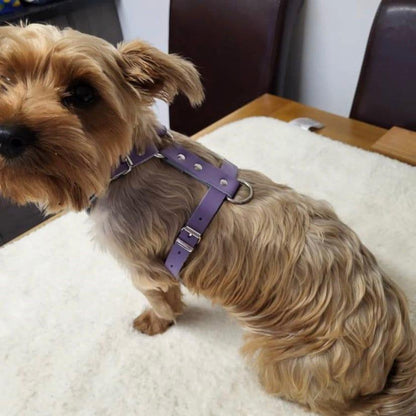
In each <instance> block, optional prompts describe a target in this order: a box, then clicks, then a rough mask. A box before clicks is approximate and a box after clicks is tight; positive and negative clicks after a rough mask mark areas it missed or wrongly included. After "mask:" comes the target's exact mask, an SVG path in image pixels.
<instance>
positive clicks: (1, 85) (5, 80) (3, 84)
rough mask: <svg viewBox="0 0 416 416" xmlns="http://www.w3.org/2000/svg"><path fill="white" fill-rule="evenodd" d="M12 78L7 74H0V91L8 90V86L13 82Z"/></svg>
mask: <svg viewBox="0 0 416 416" xmlns="http://www.w3.org/2000/svg"><path fill="white" fill-rule="evenodd" d="M11 82H12V81H11V79H10V78H9V77H6V76H5V75H0V91H7V86H8V85H10V84H11Z"/></svg>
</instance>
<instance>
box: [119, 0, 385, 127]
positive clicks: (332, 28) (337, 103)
mask: <svg viewBox="0 0 416 416" xmlns="http://www.w3.org/2000/svg"><path fill="white" fill-rule="evenodd" d="M258 1H260V0H258ZM117 3H118V4H117V6H118V13H119V17H120V21H121V26H122V29H123V35H124V38H125V39H126V40H128V39H134V38H136V37H138V38H142V39H145V40H147V41H149V42H151V43H152V44H153V45H155V46H157V47H159V48H160V49H162V50H164V51H167V49H168V35H169V33H168V32H169V31H168V24H169V23H168V22H169V0H118V1H117ZM379 3H380V0H305V6H304V9H303V11H302V15H301V17H300V21H299V24H298V26H297V29H296V32H295V37H294V43H293V46H292V50H291V55H290V60H289V68H288V79H287V88H286V92H285V95H286V96H288V97H289V98H292V99H295V100H297V101H300V102H302V103H305V104H308V105H311V106H314V107H318V108H320V109H323V110H326V111H330V112H333V113H336V114H341V115H344V116H348V114H349V111H350V108H351V104H352V100H353V97H354V92H355V88H356V85H357V81H358V76H359V73H360V68H361V64H362V59H363V56H364V52H365V47H366V43H367V39H368V35H369V32H370V28H371V24H372V21H373V19H374V16H375V13H376V10H377V7H378V5H379ZM157 111H158V114H159V118H160V119H161V121H162V122H163V123H165V124H166V125H168V124H169V121H168V118H169V116H168V108H167V106H166V105H164V104H162V105H158V108H157Z"/></svg>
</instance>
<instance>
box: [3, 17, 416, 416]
mask: <svg viewBox="0 0 416 416" xmlns="http://www.w3.org/2000/svg"><path fill="white" fill-rule="evenodd" d="M178 92H182V93H184V94H185V95H186V96H187V97H188V98H189V100H190V102H191V103H192V104H199V103H200V102H201V101H202V99H203V92H202V87H201V84H200V81H199V76H198V73H197V71H196V70H195V69H194V67H193V66H192V65H191V64H190V63H189V62H187V61H185V60H183V59H181V58H179V57H178V56H175V55H166V54H164V53H162V52H160V51H158V50H156V49H154V48H152V47H150V46H149V45H146V44H144V43H142V42H138V41H136V42H131V43H127V44H123V45H121V46H120V47H119V48H118V49H116V48H114V47H113V46H111V45H110V44H108V43H107V42H105V41H103V40H101V39H97V38H95V37H92V36H87V35H84V34H81V33H78V32H76V31H73V30H69V29H68V30H64V31H60V30H58V29H56V28H54V27H52V26H42V25H29V26H27V27H2V28H0V189H1V192H2V194H3V195H5V196H6V197H9V198H10V199H12V200H14V201H16V202H17V203H20V204H24V203H27V202H29V201H30V202H35V203H36V204H38V205H39V206H40V207H42V208H43V209H44V210H45V211H46V212H57V211H60V210H62V209H64V210H70V209H72V210H83V209H85V208H87V207H88V206H89V197H90V196H91V195H93V194H95V195H96V196H97V197H98V199H97V200H96V202H95V203H94V206H93V207H92V209H91V219H92V221H94V223H95V232H96V235H97V238H98V240H99V241H100V242H101V243H102V245H103V246H104V247H106V248H107V249H108V250H110V251H111V252H112V253H113V254H114V255H115V256H116V257H117V258H118V259H119V261H120V262H121V263H122V264H123V265H124V266H126V267H127V268H128V269H129V270H130V272H131V276H132V280H133V282H134V284H135V286H136V287H137V288H138V289H139V290H141V291H142V292H143V293H144V294H145V295H146V297H147V299H148V300H149V302H150V304H151V306H152V308H151V309H149V310H147V311H145V312H144V313H143V314H141V315H140V316H139V317H138V318H136V320H135V321H134V326H135V328H137V329H138V330H140V331H142V332H144V333H147V334H149V335H153V334H158V333H162V332H164V331H165V330H166V329H167V328H168V327H169V326H170V325H171V324H172V323H173V322H174V321H175V319H176V317H177V316H179V315H180V314H181V313H182V311H183V306H184V305H183V303H182V300H181V292H180V285H179V283H178V281H177V280H176V279H174V278H173V277H172V275H171V274H170V273H169V272H168V270H167V269H166V268H165V266H164V259H165V257H166V255H167V253H168V251H169V249H170V247H171V246H172V244H173V242H174V240H175V237H176V235H177V233H178V231H179V230H180V228H181V227H182V226H183V225H184V223H185V222H186V220H187V219H188V218H189V216H190V214H191V212H192V211H193V209H194V208H195V207H196V205H197V204H198V203H199V201H200V199H201V197H202V196H203V194H204V192H205V190H206V187H205V186H204V185H203V184H201V183H200V182H198V181H196V180H195V179H193V178H192V177H190V176H187V175H184V174H183V173H181V172H180V171H178V170H176V169H174V168H172V167H170V166H169V165H167V164H166V163H164V162H162V161H160V160H159V159H152V160H150V161H148V162H146V163H145V164H143V165H141V166H138V167H137V168H135V169H134V170H133V171H132V172H131V173H130V174H129V175H127V176H124V177H122V178H120V179H117V180H116V181H113V182H112V183H111V184H110V175H111V171H112V169H113V168H114V167H115V166H117V164H118V163H119V161H120V157H121V156H125V155H127V154H128V153H129V152H130V150H131V149H132V148H133V146H136V147H137V149H138V151H139V152H140V151H142V150H144V149H145V147H146V146H147V145H148V144H149V143H154V144H155V145H156V146H157V147H158V148H163V147H164V146H166V145H168V144H169V143H170V141H171V140H172V139H170V138H161V137H159V135H158V134H157V129H158V127H159V126H158V123H157V121H156V119H155V116H154V114H153V112H152V109H151V105H152V103H153V100H154V98H156V97H158V98H162V99H164V100H166V101H168V102H169V101H171V100H172V99H173V97H174V96H175V95H176V94H177V93H178ZM173 140H174V141H176V142H178V143H180V144H181V145H182V146H183V147H185V148H187V149H189V150H191V151H192V152H194V153H196V154H198V155H199V156H200V157H202V158H203V159H205V160H206V161H208V162H210V163H212V164H215V165H217V166H218V165H220V164H221V160H220V158H219V157H218V156H216V155H214V154H213V153H212V152H210V151H209V150H208V149H206V148H204V147H203V146H201V145H199V144H198V143H195V142H192V141H191V140H189V139H187V138H185V137H183V136H180V135H178V134H174V138H173ZM239 176H240V177H241V178H242V179H245V180H246V181H248V182H250V183H251V184H252V186H253V188H254V192H255V197H254V199H253V200H252V201H250V203H248V204H245V205H241V206H239V205H232V204H229V203H225V204H224V205H223V206H222V207H221V209H220V211H219V213H218V214H217V215H216V217H215V218H214V220H213V222H212V223H211V225H210V226H209V228H208V230H207V232H206V234H205V236H204V238H203V240H202V241H201V243H200V245H199V246H198V248H197V249H196V250H195V252H194V253H193V254H192V255H191V257H190V259H189V261H188V262H187V263H186V265H185V267H184V268H183V269H182V272H181V278H182V282H183V284H184V285H185V286H186V287H187V288H188V289H189V290H190V291H191V292H193V293H198V294H202V295H204V296H206V297H208V298H210V299H211V300H212V301H213V302H216V303H219V304H221V305H223V306H224V307H225V308H226V309H227V310H228V311H229V312H230V313H231V314H232V315H233V316H235V317H236V318H237V319H238V320H239V321H240V322H241V324H242V325H243V327H244V328H245V329H246V331H247V335H246V343H245V346H244V348H243V351H244V353H245V354H247V355H248V356H250V357H251V359H252V362H253V363H254V364H255V366H256V369H257V371H258V373H259V377H260V380H261V382H262V384H263V386H264V387H265V389H266V390H267V391H268V392H270V393H273V394H277V395H279V396H281V397H284V398H287V399H289V400H293V401H296V402H298V403H301V404H302V405H304V406H306V407H308V408H310V409H312V410H315V411H317V412H320V413H322V414H325V415H337V416H338V415H347V414H351V415H370V414H374V415H396V416H415V415H416V343H415V336H414V333H413V331H412V329H411V327H410V324H409V317H408V311H407V304H406V300H405V297H404V295H403V294H402V292H401V291H400V290H399V289H398V288H397V287H396V286H395V284H394V283H393V282H392V281H391V280H390V279H389V278H388V277H387V276H385V275H384V273H383V272H382V270H381V269H380V268H379V266H378V265H377V262H376V260H375V258H374V257H373V255H372V254H371V253H370V252H369V251H368V249H367V248H366V247H364V246H363V244H362V243H361V242H360V241H359V239H358V237H357V236H356V234H355V233H354V232H353V231H352V230H350V229H349V228H348V227H347V226H346V225H345V224H343V223H342V222H341V221H340V220H339V219H338V218H337V216H336V214H335V213H334V212H333V211H332V209H331V208H330V207H328V205H326V204H325V203H323V202H319V201H315V200H312V199H311V198H308V197H306V196H304V195H299V194H298V193H296V192H295V191H293V190H292V189H290V188H288V187H285V186H281V185H278V184H275V183H273V182H272V181H271V180H269V179H268V178H266V177H265V176H263V175H262V174H260V173H258V172H252V171H245V170H241V171H240V172H239ZM244 192H245V191H244V190H240V191H239V194H240V195H241V194H243V196H244Z"/></svg>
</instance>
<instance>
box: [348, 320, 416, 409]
mask: <svg viewBox="0 0 416 416" xmlns="http://www.w3.org/2000/svg"><path fill="white" fill-rule="evenodd" d="M409 331H410V332H409V336H410V339H407V340H406V344H405V345H403V347H402V350H401V351H400V353H399V354H398V356H397V358H396V360H395V362H394V364H393V367H392V369H391V371H390V374H389V377H388V379H387V383H386V385H385V388H384V390H383V391H382V392H380V393H378V394H376V395H374V396H370V397H368V398H364V397H361V398H360V399H358V400H356V401H355V403H354V405H353V406H352V407H351V409H350V412H348V414H349V415H351V416H369V415H373V416H376V415H377V416H416V337H415V334H414V332H413V331H412V330H411V329H410V328H409Z"/></svg>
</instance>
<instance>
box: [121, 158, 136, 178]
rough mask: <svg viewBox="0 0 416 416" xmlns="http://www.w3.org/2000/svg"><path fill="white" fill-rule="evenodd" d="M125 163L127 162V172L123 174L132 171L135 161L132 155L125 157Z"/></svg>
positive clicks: (124, 173)
mask: <svg viewBox="0 0 416 416" xmlns="http://www.w3.org/2000/svg"><path fill="white" fill-rule="evenodd" d="M124 163H126V164H127V170H126V171H125V172H123V175H127V174H128V173H130V172H131V170H132V169H133V166H134V163H133V161H132V160H131V158H130V156H126V157H125V158H124Z"/></svg>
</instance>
